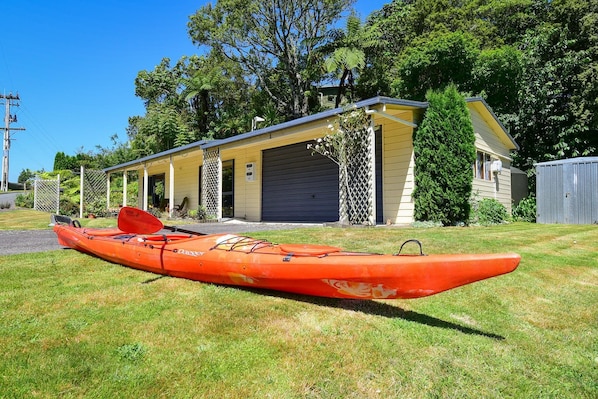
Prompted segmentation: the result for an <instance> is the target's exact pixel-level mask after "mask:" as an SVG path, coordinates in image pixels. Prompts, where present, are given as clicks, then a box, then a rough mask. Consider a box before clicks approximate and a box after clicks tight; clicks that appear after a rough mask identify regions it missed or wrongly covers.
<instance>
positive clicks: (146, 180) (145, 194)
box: [142, 164, 149, 211]
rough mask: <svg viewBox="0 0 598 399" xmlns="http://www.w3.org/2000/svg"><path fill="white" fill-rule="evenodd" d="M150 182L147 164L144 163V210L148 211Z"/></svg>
mask: <svg viewBox="0 0 598 399" xmlns="http://www.w3.org/2000/svg"><path fill="white" fill-rule="evenodd" d="M148 183H149V176H148V175H147V164H143V204H142V206H143V210H144V211H147V194H148V193H147V191H148V190H147V189H148V187H147V185H148Z"/></svg>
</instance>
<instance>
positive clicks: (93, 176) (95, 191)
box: [82, 169, 107, 204]
mask: <svg viewBox="0 0 598 399" xmlns="http://www.w3.org/2000/svg"><path fill="white" fill-rule="evenodd" d="M106 179H107V176H106V173H104V172H102V171H101V170H87V169H84V170H83V187H82V188H83V203H84V204H87V203H90V202H94V201H97V200H105V199H106V184H107V180H106Z"/></svg>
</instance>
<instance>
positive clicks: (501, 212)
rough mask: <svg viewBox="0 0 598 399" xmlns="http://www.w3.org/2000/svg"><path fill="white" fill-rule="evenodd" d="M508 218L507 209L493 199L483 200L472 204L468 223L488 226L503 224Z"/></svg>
mask: <svg viewBox="0 0 598 399" xmlns="http://www.w3.org/2000/svg"><path fill="white" fill-rule="evenodd" d="M508 217H509V214H508V212H507V208H505V206H504V205H503V204H501V203H500V202H498V201H497V200H495V199H493V198H484V199H483V200H481V201H479V202H478V203H477V204H474V207H473V212H472V217H471V220H470V222H472V223H474V224H481V225H482V226H489V225H493V224H501V223H504V222H505V221H506V220H507V219H508Z"/></svg>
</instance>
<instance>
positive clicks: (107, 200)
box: [106, 173, 111, 209]
mask: <svg viewBox="0 0 598 399" xmlns="http://www.w3.org/2000/svg"><path fill="white" fill-rule="evenodd" d="M110 176H111V174H110V173H107V174H106V209H110Z"/></svg>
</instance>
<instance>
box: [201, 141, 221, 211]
mask: <svg viewBox="0 0 598 399" xmlns="http://www.w3.org/2000/svg"><path fill="white" fill-rule="evenodd" d="M201 170H202V176H201V181H202V185H203V187H202V190H201V192H202V199H201V203H202V204H203V206H205V208H206V216H207V217H208V218H214V219H220V215H221V203H222V201H221V198H220V195H221V194H220V193H221V191H222V190H221V188H220V187H221V181H222V163H221V161H220V152H219V151H218V150H216V151H209V150H206V151H204V152H203V167H202V169H201Z"/></svg>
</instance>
